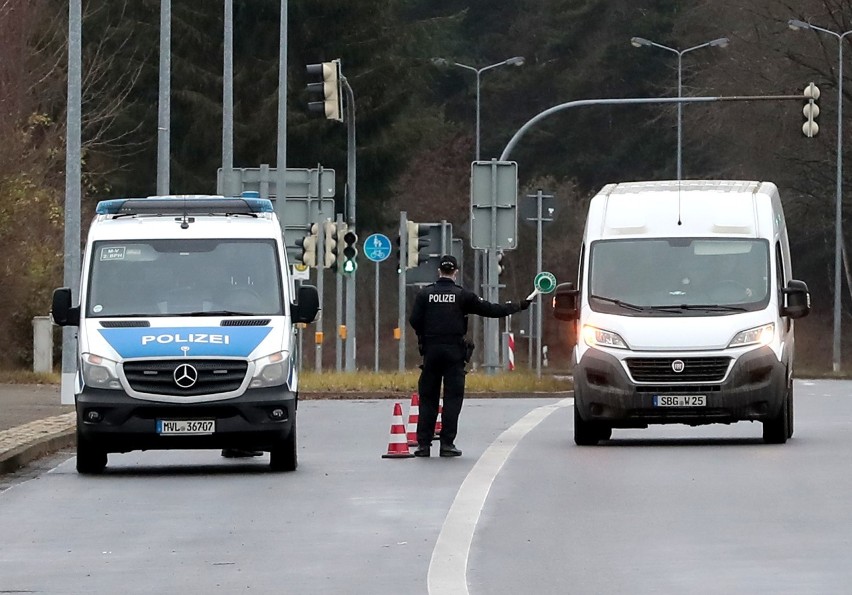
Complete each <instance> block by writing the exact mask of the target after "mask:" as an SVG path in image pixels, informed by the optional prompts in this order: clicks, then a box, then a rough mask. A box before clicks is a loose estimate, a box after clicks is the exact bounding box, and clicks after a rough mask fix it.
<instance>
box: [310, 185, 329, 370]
mask: <svg viewBox="0 0 852 595" xmlns="http://www.w3.org/2000/svg"><path fill="white" fill-rule="evenodd" d="M320 192H322V190H320ZM315 225H316V226H317V297H318V298H319V303H320V307H322V303H323V297H324V295H325V279H324V278H323V277H325V275H323V273H324V272H325V230H324V229H323V223H322V222H321V221H317V222H316V223H315ZM309 270H310V269H309ZM316 325H317V328H316V334H315V335H314V350H315V357H316V360H315V362H314V370H316V371H317V372H322V342H320V341H317V338H318V337H321V336H322V326H323V324H322V316H320V317H319V320H317V321H316Z"/></svg>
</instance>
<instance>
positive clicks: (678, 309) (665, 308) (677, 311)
mask: <svg viewBox="0 0 852 595" xmlns="http://www.w3.org/2000/svg"><path fill="white" fill-rule="evenodd" d="M648 309H649V310H653V311H654V312H670V313H672V314H683V306H648Z"/></svg>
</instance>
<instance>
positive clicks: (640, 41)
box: [630, 37, 729, 181]
mask: <svg viewBox="0 0 852 595" xmlns="http://www.w3.org/2000/svg"><path fill="white" fill-rule="evenodd" d="M630 43H631V45H633V47H637V48H639V47H647V46H652V47H655V48H660V49H661V50H666V51H668V52H672V53H675V54H677V96H678V99H680V98H681V96H682V91H683V55H684V54H687V53H689V52H692V51H695V50H700V49H701V48H706V47H720V48H723V47H726V46H727V45H728V43H729V40H728V38H727V37H720V38H719V39H714V40H713V41H708V42H706V43H702V44H700V45H696V46H693V47H691V48H686V49H685V50H676V49H675V48H670V47H668V46H665V45H661V44H659V43H655V42H653V41H649V40H647V39H645V38H644V37H631V38H630ZM682 121H683V104H682V103H678V104H677V179H678V181H680V179H681V151H682V149H681V147H682V145H683V140H682V139H683V125H682Z"/></svg>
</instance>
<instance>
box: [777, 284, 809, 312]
mask: <svg viewBox="0 0 852 595" xmlns="http://www.w3.org/2000/svg"><path fill="white" fill-rule="evenodd" d="M782 294H783V299H784V303H783V304H782V305H781V316H789V317H790V318H803V317H805V316H807V315H808V313H809V312H810V311H811V294H810V292H809V291H808V285H807V283H805V282H804V281H797V280H795V279H791V280H790V282H789V283H787V287H785V288H784V290H783V291H782Z"/></svg>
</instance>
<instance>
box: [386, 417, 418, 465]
mask: <svg viewBox="0 0 852 595" xmlns="http://www.w3.org/2000/svg"><path fill="white" fill-rule="evenodd" d="M413 456H414V455H413V454H411V451H409V450H408V441H407V440H406V439H405V424H403V422H402V405H401V404H400V403H394V406H393V420H392V421H391V429H390V440H389V441H388V452H387V453H386V454H383V455H382V458H383V459H407V458H409V457H413Z"/></svg>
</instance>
